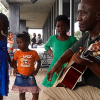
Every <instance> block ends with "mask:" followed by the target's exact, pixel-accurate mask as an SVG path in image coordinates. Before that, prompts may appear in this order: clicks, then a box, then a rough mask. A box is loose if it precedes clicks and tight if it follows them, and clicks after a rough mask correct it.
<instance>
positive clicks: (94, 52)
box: [88, 40, 100, 56]
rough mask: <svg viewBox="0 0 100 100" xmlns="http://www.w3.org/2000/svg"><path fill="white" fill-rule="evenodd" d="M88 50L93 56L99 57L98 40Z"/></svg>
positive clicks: (99, 46) (99, 42) (99, 44)
mask: <svg viewBox="0 0 100 100" xmlns="http://www.w3.org/2000/svg"><path fill="white" fill-rule="evenodd" d="M88 50H89V51H92V52H93V55H94V56H97V55H100V40H99V41H95V43H93V44H91V45H90V46H89V49H88Z"/></svg>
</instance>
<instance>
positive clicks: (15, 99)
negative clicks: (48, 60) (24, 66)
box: [4, 69, 47, 100]
mask: <svg viewBox="0 0 100 100" xmlns="http://www.w3.org/2000/svg"><path fill="white" fill-rule="evenodd" d="M46 73H47V69H42V70H41V69H40V70H39V72H38V74H37V75H36V81H37V84H38V86H39V87H40V88H41V89H43V88H45V87H44V86H43V85H42V81H43V79H44V77H45V75H46ZM14 79H15V76H12V75H11V76H10V85H9V94H8V96H6V97H4V100H19V93H18V92H14V91H12V90H11V88H12V85H13V84H14ZM26 100H32V95H31V93H26Z"/></svg>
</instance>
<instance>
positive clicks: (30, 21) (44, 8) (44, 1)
mask: <svg viewBox="0 0 100 100" xmlns="http://www.w3.org/2000/svg"><path fill="white" fill-rule="evenodd" d="M0 1H1V3H2V4H3V5H4V6H5V7H6V8H7V9H8V10H9V5H8V3H7V1H8V2H9V3H20V20H26V27H29V28H43V25H44V23H45V21H46V19H47V17H48V15H49V13H50V10H51V8H52V6H53V4H54V2H55V0H38V1H37V2H35V3H31V0H0Z"/></svg>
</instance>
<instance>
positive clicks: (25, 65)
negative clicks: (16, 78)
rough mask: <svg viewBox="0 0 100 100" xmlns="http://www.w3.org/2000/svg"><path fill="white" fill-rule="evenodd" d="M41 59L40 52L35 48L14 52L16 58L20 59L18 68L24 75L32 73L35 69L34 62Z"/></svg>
mask: <svg viewBox="0 0 100 100" xmlns="http://www.w3.org/2000/svg"><path fill="white" fill-rule="evenodd" d="M39 59H40V57H39V55H38V53H37V52H36V51H35V50H30V51H28V52H22V51H21V50H19V51H16V52H15V54H14V60H18V66H17V70H18V73H20V74H22V75H30V74H32V72H33V71H34V70H35V67H34V62H35V61H38V60H39Z"/></svg>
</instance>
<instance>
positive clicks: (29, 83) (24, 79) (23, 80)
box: [14, 73, 37, 87]
mask: <svg viewBox="0 0 100 100" xmlns="http://www.w3.org/2000/svg"><path fill="white" fill-rule="evenodd" d="M14 85H16V86H20V87H33V86H37V83H36V80H35V77H34V75H28V76H25V75H22V74H20V73H17V74H16V79H15V83H14Z"/></svg>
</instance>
